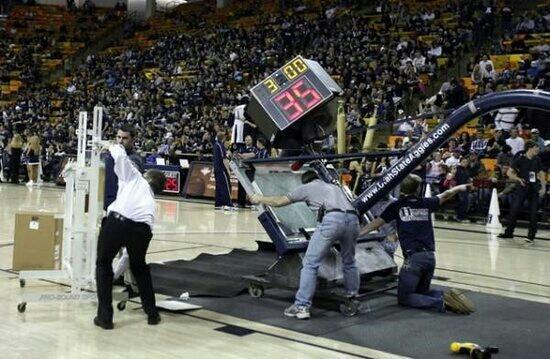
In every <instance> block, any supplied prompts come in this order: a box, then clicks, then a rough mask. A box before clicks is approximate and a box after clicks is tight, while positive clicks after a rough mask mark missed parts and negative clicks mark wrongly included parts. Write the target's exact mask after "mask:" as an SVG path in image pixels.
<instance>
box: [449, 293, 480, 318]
mask: <svg viewBox="0 0 550 359" xmlns="http://www.w3.org/2000/svg"><path fill="white" fill-rule="evenodd" d="M443 301H444V302H445V309H447V310H449V311H451V312H453V313H457V314H470V313H473V312H475V306H474V303H473V302H472V301H471V300H470V299H469V298H468V297H466V296H465V295H464V294H463V293H462V292H461V291H459V290H456V289H451V290H450V291H448V292H445V293H443Z"/></svg>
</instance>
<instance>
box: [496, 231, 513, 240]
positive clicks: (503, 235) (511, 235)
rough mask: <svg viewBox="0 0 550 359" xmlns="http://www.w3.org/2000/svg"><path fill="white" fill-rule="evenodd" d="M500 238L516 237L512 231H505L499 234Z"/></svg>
mask: <svg viewBox="0 0 550 359" xmlns="http://www.w3.org/2000/svg"><path fill="white" fill-rule="evenodd" d="M498 238H502V239H510V238H514V235H513V234H512V233H510V232H504V233H501V234H499V235H498Z"/></svg>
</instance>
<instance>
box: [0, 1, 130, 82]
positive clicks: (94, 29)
mask: <svg viewBox="0 0 550 359" xmlns="http://www.w3.org/2000/svg"><path fill="white" fill-rule="evenodd" d="M84 5H85V6H83V7H82V8H80V9H77V8H73V9H71V10H70V11H66V10H62V9H59V8H57V7H40V6H27V7H24V6H19V7H15V8H14V9H13V11H12V13H11V14H10V15H9V16H8V17H7V19H6V21H5V22H4V23H3V25H2V26H0V82H4V83H5V82H8V81H9V80H10V79H13V78H14V77H13V76H11V75H10V73H11V74H12V73H14V72H16V73H17V76H16V77H15V78H16V79H17V80H20V81H22V82H23V83H24V84H28V85H32V84H35V83H37V82H39V81H40V80H41V77H42V75H43V74H42V73H41V66H42V64H43V62H44V60H63V59H64V58H66V57H67V56H68V55H69V54H72V51H76V50H72V51H71V49H64V48H63V47H62V45H63V44H82V45H81V46H89V45H90V44H91V42H92V41H93V40H96V39H97V38H98V36H99V35H101V34H102V31H101V30H104V29H105V27H106V26H108V25H109V24H110V23H112V21H113V20H115V19H116V18H118V17H119V15H120V11H122V10H121V9H120V8H117V10H115V9H111V10H101V11H96V10H95V7H94V6H93V3H92V2H90V1H87V2H86V3H85V4H84ZM44 17H45V18H46V19H44ZM75 46H76V45H75ZM79 46H80V45H79ZM75 49H76V47H75Z"/></svg>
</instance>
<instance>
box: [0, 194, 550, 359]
mask: <svg viewBox="0 0 550 359" xmlns="http://www.w3.org/2000/svg"><path fill="white" fill-rule="evenodd" d="M62 195H63V191H62V190H61V189H58V188H52V187H43V188H32V189H29V188H27V187H25V186H15V185H9V184H0V203H1V207H0V228H1V229H2V230H1V231H0V269H1V271H0V318H1V320H0V356H1V357H2V358H24V359H31V358H41V359H46V358H175V357H178V358H184V357H185V358H215V357H218V358H257V357H262V358H291V357H294V358H348V357H350V358H353V357H368V358H397V357H399V356H397V355H393V354H391V353H384V352H381V351H377V350H374V349H370V348H365V347H361V346H357V345H352V344H348V343H344V342H340V341H337V340H333V339H327V338H322V337H320V336H313V335H306V334H303V333H301V332H296V331H292V330H288V329H283V328H279V327H275V326H270V325H266V324H262V323H259V322H255V321H251V320H244V319H240V318H238V317H233V316H230V315H226V314H220V313H216V312H214V311H210V310H206V309H200V310H196V311H192V312H187V313H185V314H177V313H168V312H163V313H162V319H163V321H162V322H161V324H160V325H158V326H148V325H147V324H146V318H145V316H144V314H143V312H142V311H141V310H134V309H136V308H139V304H138V303H135V302H129V303H128V307H127V309H126V310H125V311H122V312H118V311H115V330H114V331H104V330H101V329H99V328H97V327H95V326H94V325H93V323H92V319H93V317H94V315H95V310H96V308H95V306H94V304H71V303H65V304H58V303H49V304H36V303H29V305H28V306H27V311H26V312H25V313H22V314H20V313H18V312H17V309H16V306H17V303H18V302H19V301H20V295H21V293H22V291H23V290H26V291H44V290H45V289H47V290H48V291H60V292H61V291H64V290H66V287H64V286H63V285H61V284H56V283H51V282H46V281H36V280H35V281H31V280H28V281H27V285H26V287H25V289H21V288H19V281H18V277H17V274H16V273H14V272H12V271H11V268H12V251H13V234H14V233H13V232H14V216H15V212H16V211H17V210H32V211H38V210H45V211H57V212H62V209H63V204H62V202H61V197H62ZM157 205H158V208H157V213H158V217H157V221H156V226H155V229H154V236H153V241H152V242H151V245H150V248H149V253H148V256H147V260H148V262H163V261H169V260H177V259H185V260H191V259H193V258H195V257H197V256H198V255H199V254H201V253H210V254H225V253H229V252H230V251H231V250H232V249H235V248H239V249H244V250H249V251H255V250H256V249H257V244H256V241H269V239H268V238H267V236H266V234H265V233H264V231H263V230H262V228H261V226H260V224H259V222H258V221H257V219H256V212H252V211H241V212H235V213H228V212H216V211H214V209H213V205H210V204H200V203H190V202H183V201H173V200H164V199H162V200H157ZM484 229H485V227H484V226H482V225H475V224H470V225H464V224H454V223H450V222H441V221H438V222H437V223H436V243H437V260H438V269H437V271H436V276H437V278H438V279H437V280H435V282H434V283H435V284H444V285H446V286H453V287H456V288H464V289H467V290H470V291H475V292H482V293H489V294H494V295H498V296H501V297H512V298H519V299H523V300H526V301H531V302H539V303H545V304H550V232H547V231H541V232H540V233H539V235H538V237H541V238H542V239H540V240H537V241H536V243H535V244H534V245H533V246H525V245H524V244H523V241H522V240H520V239H518V240H515V241H502V240H497V239H496V238H495V237H494V236H491V235H489V234H486V233H485V231H484ZM518 232H519V233H518V234H520V235H525V234H526V233H525V232H526V231H525V230H522V229H520V230H519V231H518ZM399 253H400V252H399ZM397 261H398V263H399V264H400V263H401V259H400V258H397ZM260 300H261V299H260ZM549 308H550V307H549ZM280 315H281V316H282V315H283V314H282V313H280ZM227 325H230V326H231V325H233V326H238V327H241V328H246V329H250V330H251V331H252V334H250V335H243V336H239V335H234V334H228V333H224V332H221V331H218V330H216V329H219V328H220V327H223V326H227ZM307 325H315V321H314V319H312V320H311V321H310V322H309V324H307ZM510 325H511V328H513V323H510ZM512 332H513V329H512ZM457 339H460V338H457ZM396 340H397V339H396Z"/></svg>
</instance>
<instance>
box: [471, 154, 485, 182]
mask: <svg viewBox="0 0 550 359" xmlns="http://www.w3.org/2000/svg"><path fill="white" fill-rule="evenodd" d="M485 172H486V170H485V166H484V165H483V163H481V161H480V160H479V156H478V155H477V154H476V153H470V156H469V160H468V174H469V176H470V178H476V177H478V176H480V175H482V174H484V173H485Z"/></svg>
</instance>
